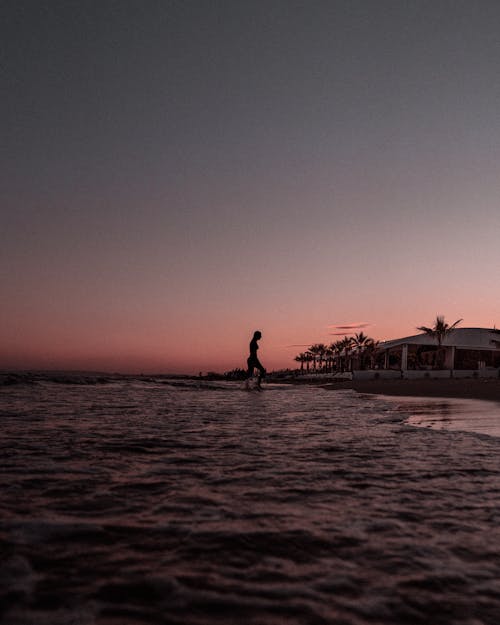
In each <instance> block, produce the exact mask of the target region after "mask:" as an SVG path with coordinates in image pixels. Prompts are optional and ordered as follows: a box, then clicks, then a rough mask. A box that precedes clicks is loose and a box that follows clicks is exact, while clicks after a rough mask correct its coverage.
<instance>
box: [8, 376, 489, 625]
mask: <svg viewBox="0 0 500 625" xmlns="http://www.w3.org/2000/svg"><path fill="white" fill-rule="evenodd" d="M450 406H451V407H450ZM462 406H463V404H462ZM488 407H489V409H490V414H493V413H495V410H498V409H497V407H496V406H495V405H493V404H492V405H491V406H489V405H488ZM476 408H477V405H476ZM477 409H478V408H477ZM455 412H456V413H457V414H458V415H459V419H461V420H462V421H463V420H465V421H467V408H464V409H463V410H462V408H460V407H459V405H458V404H457V403H456V402H454V401H453V400H429V401H427V400H425V401H420V402H416V401H415V400H414V401H413V402H412V401H405V400H402V399H401V398H397V399H393V400H391V399H389V398H381V397H375V396H369V395H357V394H356V393H354V392H352V391H328V390H325V389H321V388H313V387H303V386H301V387H297V386H278V385H268V386H267V387H266V388H265V390H264V391H263V392H262V393H259V392H244V391H243V390H242V386H241V384H240V383H226V384H224V383H214V384H210V385H209V384H200V383H196V382H185V383H182V382H179V381H174V382H172V383H165V380H161V381H154V380H150V381H140V380H132V379H129V380H115V381H112V382H110V383H108V384H90V385H71V384H69V385H68V384H57V383H53V382H49V381H39V382H37V383H36V384H32V385H27V384H19V385H15V386H9V387H4V388H1V389H0V428H1V429H0V479H1V489H0V553H1V558H0V623H2V624H6V625H35V624H36V625H49V624H50V625H143V624H158V625H160V624H161V625H170V624H172V625H191V624H193V625H212V624H213V625H215V624H217V625H226V624H235V625H236V624H243V625H246V624H249V625H308V624H311V625H312V624H322V625H323V624H328V625H344V624H345V625H391V624H397V625H401V624H406V623H410V624H415V625H420V624H421V625H424V624H425V625H429V624H431V625H440V624H447V625H448V624H457V625H458V624H460V625H485V624H487V625H498V623H500V438H499V437H497V436H493V435H491V434H492V433H494V432H492V431H490V432H489V434H485V433H481V432H477V431H469V432H467V431H462V429H459V430H453V429H450V428H447V429H435V427H434V426H433V427H427V426H429V425H432V423H430V422H429V420H427V421H425V418H427V417H428V416H429V415H430V419H431V421H432V419H433V420H434V421H435V422H439V420H440V415H441V416H443V417H444V418H446V419H451V420H453V415H454V414H455ZM497 414H499V413H498V412H497ZM476 417H477V414H476ZM415 419H417V422H416V423H415ZM419 419H420V422H418V421H419ZM499 419H500V416H499ZM408 420H409V422H408ZM476 420H477V419H476ZM409 423H412V425H409ZM414 425H419V426H420V425H424V426H425V427H414Z"/></svg>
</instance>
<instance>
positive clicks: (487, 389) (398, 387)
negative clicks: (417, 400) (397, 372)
mask: <svg viewBox="0 0 500 625" xmlns="http://www.w3.org/2000/svg"><path fill="white" fill-rule="evenodd" d="M325 387H327V388H329V389H331V390H334V389H335V388H339V387H338V386H336V385H335V384H331V385H325ZM341 388H344V385H342V386H341ZM350 388H352V389H353V390H354V391H356V392H357V393H368V394H374V395H393V396H401V397H403V396H407V397H454V398H456V399H479V400H484V401H493V402H498V403H500V379H498V378H485V379H474V378H467V379H453V378H451V379H446V380H439V379H423V380H363V381H360V380H358V381H353V382H352V383H351V384H350Z"/></svg>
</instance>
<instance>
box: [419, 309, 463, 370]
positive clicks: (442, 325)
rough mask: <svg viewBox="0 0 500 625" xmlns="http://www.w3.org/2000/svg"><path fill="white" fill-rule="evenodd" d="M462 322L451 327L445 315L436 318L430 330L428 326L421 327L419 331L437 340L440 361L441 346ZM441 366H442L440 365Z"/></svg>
mask: <svg viewBox="0 0 500 625" xmlns="http://www.w3.org/2000/svg"><path fill="white" fill-rule="evenodd" d="M461 321H462V319H458V320H457V321H455V323H452V324H451V326H450V325H448V324H447V323H446V321H445V320H444V316H443V315H437V316H436V322H435V324H434V326H433V327H432V328H428V327H427V326H420V327H418V328H417V330H420V331H421V332H423V333H424V334H427V336H429V337H431V338H433V339H436V341H437V343H438V359H439V360H441V354H442V350H441V346H442V345H443V341H444V339H445V338H446V337H447V336H448V334H450V333H451V332H453V330H454V329H455V328H456V326H457V325H458V324H459V323H460V322H461ZM439 366H441V364H440V365H439Z"/></svg>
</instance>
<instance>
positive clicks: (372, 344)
mask: <svg viewBox="0 0 500 625" xmlns="http://www.w3.org/2000/svg"><path fill="white" fill-rule="evenodd" d="M378 346H379V341H375V340H374V339H368V341H367V342H366V347H365V353H366V355H367V356H368V359H369V369H374V368H375V360H376V357H377V351H378Z"/></svg>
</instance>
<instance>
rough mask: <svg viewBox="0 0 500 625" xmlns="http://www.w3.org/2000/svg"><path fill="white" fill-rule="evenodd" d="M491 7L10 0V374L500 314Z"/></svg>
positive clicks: (4, 299) (239, 359)
mask: <svg viewBox="0 0 500 625" xmlns="http://www.w3.org/2000/svg"><path fill="white" fill-rule="evenodd" d="M499 28H500V3H498V2H496V0H494V1H488V0H476V1H474V2H472V0H468V1H463V0H453V1H451V0H450V1H442V0H433V1H426V0H422V1H403V0H394V1H387V0H378V1H377V2H373V1H372V0H363V1H360V0H350V1H340V0H338V1H337V0H330V1H328V2H327V1H322V0H315V1H311V2H302V1H301V2H298V1H295V0H288V1H277V0H265V1H264V0H254V1H250V0H249V1H241V0H228V1H224V0H220V1H214V2H209V1H189V0H187V1H169V0H161V1H160V0H147V1H131V0H120V1H111V0H99V1H93V0H87V1H84V2H79V1H78V2H77V1H70V0H64V1H61V0H52V1H51V2H45V3H42V2H35V1H32V2H27V1H24V0H16V1H14V0H6V1H5V2H2V4H1V8H0V41H1V43H0V47H1V56H0V78H1V82H2V97H1V98H0V124H1V128H0V130H1V141H0V171H1V172H2V176H1V182H0V211H1V221H0V223H1V227H0V294H1V295H0V297H1V306H0V368H3V369H34V368H35V369H73V370H74V369H78V370H98V371H122V372H165V373H174V372H176V373H197V372H198V371H203V372H206V371H226V370H230V369H232V368H235V367H244V366H245V361H246V358H247V355H248V343H249V341H250V339H251V337H252V334H253V332H254V330H257V329H259V330H261V331H262V335H263V337H262V340H261V342H260V351H259V355H260V358H261V360H262V362H263V364H264V365H265V366H266V367H267V368H268V369H277V368H282V367H293V366H296V363H294V361H293V357H294V356H295V355H296V354H297V353H299V352H300V351H304V350H305V349H306V347H307V346H308V345H310V344H312V343H317V342H324V343H330V342H332V341H335V340H337V339H338V338H339V336H337V334H338V333H339V332H340V333H342V329H339V326H345V325H351V324H352V325H353V326H356V325H357V324H367V325H366V326H364V327H363V331H364V332H365V334H368V335H369V336H371V337H373V338H375V339H378V340H383V339H390V338H397V337H401V336H406V335H411V334H415V333H417V331H416V329H415V328H416V327H417V326H420V325H432V322H433V320H434V319H435V317H436V315H437V314H443V315H445V317H446V319H447V321H449V322H450V323H452V322H454V321H455V320H456V319H460V318H462V319H463V322H462V324H461V325H462V327H493V326H494V325H496V326H497V327H500V295H499V289H498V267H499V266H500V243H499V241H500V208H499V198H500V114H499V111H500V79H499V73H498V68H499V67H500V38H499V37H498V31H499Z"/></svg>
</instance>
